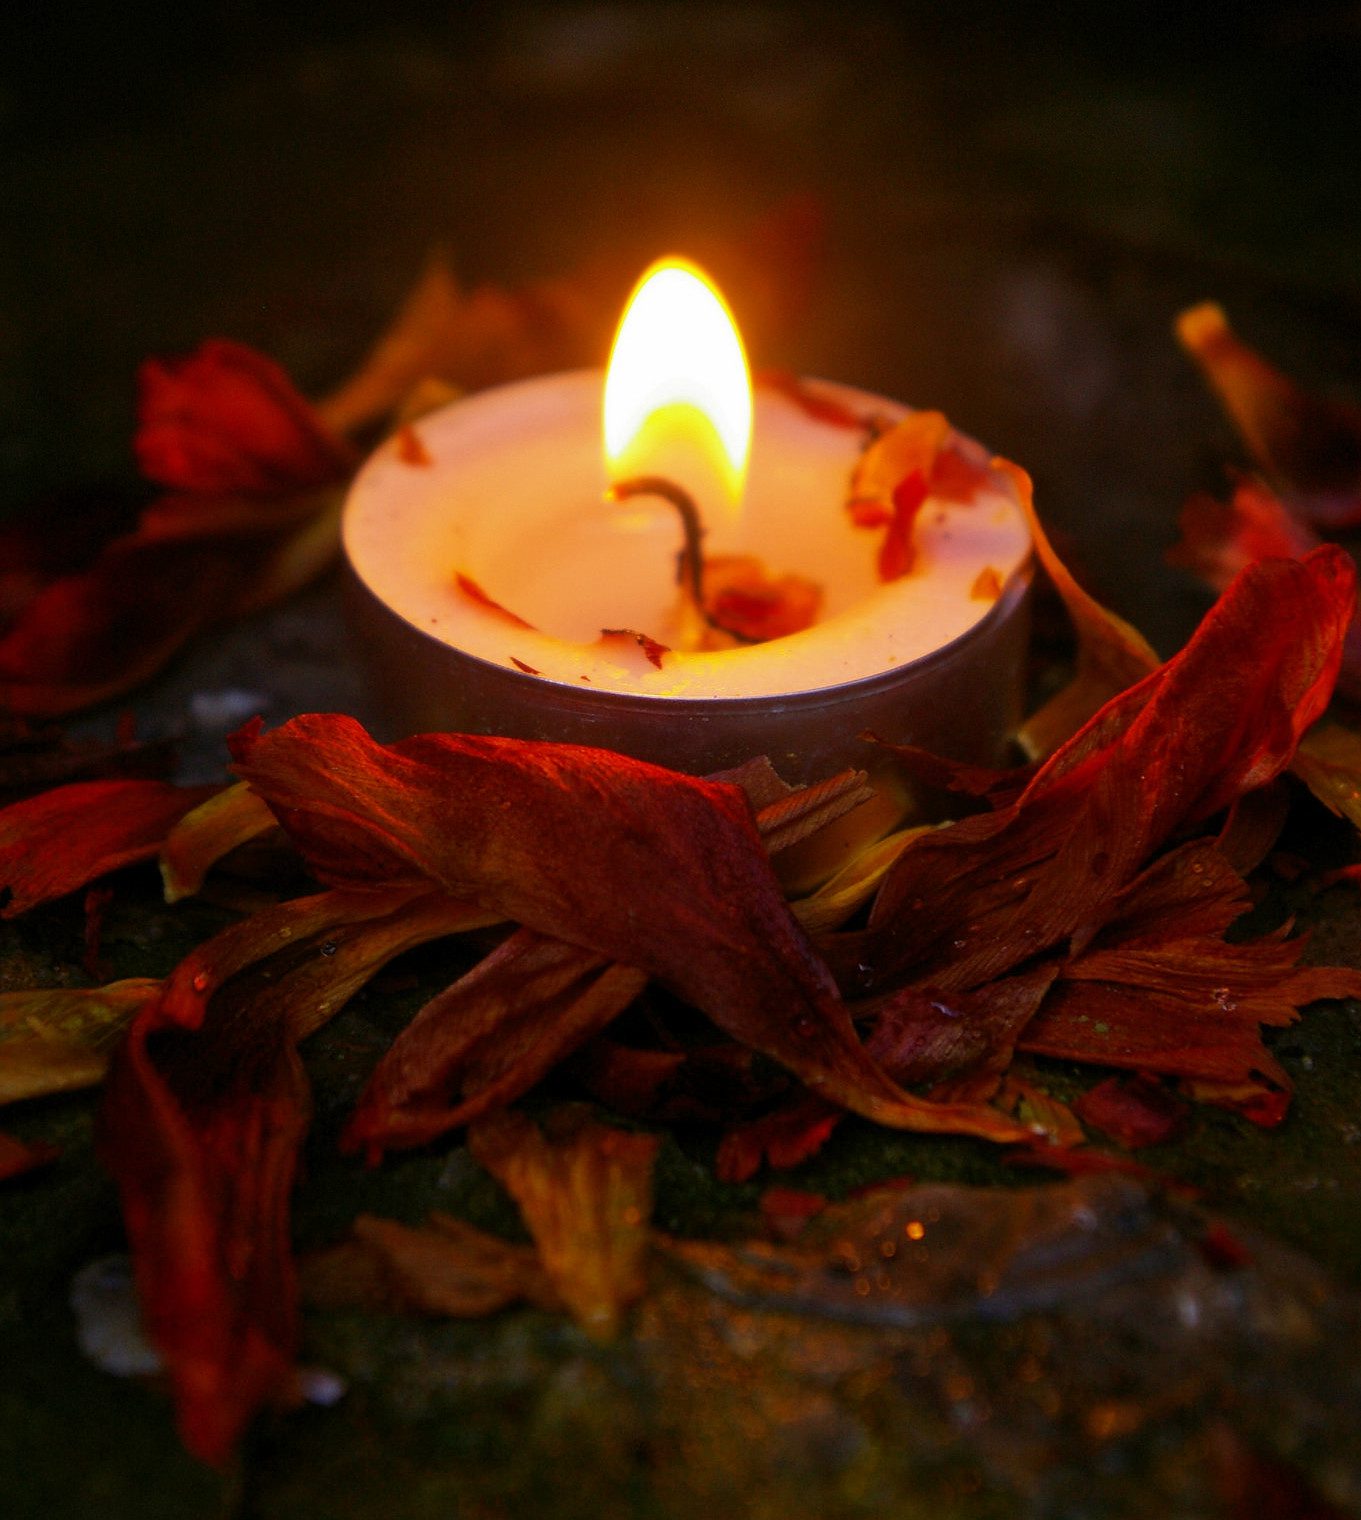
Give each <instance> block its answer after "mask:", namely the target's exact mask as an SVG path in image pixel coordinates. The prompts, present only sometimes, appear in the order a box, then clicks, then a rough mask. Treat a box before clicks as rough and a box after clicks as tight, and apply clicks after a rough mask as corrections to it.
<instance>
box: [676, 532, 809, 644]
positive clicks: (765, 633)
mask: <svg viewBox="0 0 1361 1520" xmlns="http://www.w3.org/2000/svg"><path fill="white" fill-rule="evenodd" d="M821 606H822V587H821V586H819V585H818V584H817V583H816V582H814V581H810V580H807V579H806V578H805V577H804V576H801V575H778V576H775V575H771V574H770V572H769V571H767V569H766V567H765V564H764V562H763V561H761V560H760V559H758V558H757V557H756V556H755V555H751V554H718V555H713V556H710V557H709V558H707V559H706V560H705V561H704V613H705V616H706V617H707V618H708V620H709V622H710V623H715V624H717V625H718V627H720V628H722V629H723V630H724V631H725V632H727V633H731V634H733V635H734V636H735V637H737V638H740V639H742V640H744V641H746V642H747V643H750V644H761V643H764V642H765V641H766V640H768V639H781V638H784V637H785V636H786V635H788V634H791V633H800V632H802V630H803V629H805V628H809V627H811V626H812V625H813V624H814V623H815V622H816V621H817V616H818V612H819V610H820V608H821Z"/></svg>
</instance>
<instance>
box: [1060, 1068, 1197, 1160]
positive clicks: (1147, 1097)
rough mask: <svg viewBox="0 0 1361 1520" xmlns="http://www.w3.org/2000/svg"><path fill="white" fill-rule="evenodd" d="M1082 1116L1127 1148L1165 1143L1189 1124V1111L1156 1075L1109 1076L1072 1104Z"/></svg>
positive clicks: (1078, 1114)
mask: <svg viewBox="0 0 1361 1520" xmlns="http://www.w3.org/2000/svg"><path fill="white" fill-rule="evenodd" d="M1073 1108H1074V1111H1075V1112H1076V1114H1077V1116H1078V1118H1079V1119H1081V1120H1082V1122H1083V1123H1084V1124H1086V1125H1088V1126H1089V1127H1090V1128H1091V1129H1097V1130H1100V1131H1101V1133H1102V1134H1103V1135H1105V1136H1107V1137H1108V1138H1109V1139H1111V1140H1114V1141H1115V1143H1116V1144H1117V1145H1123V1146H1124V1147H1125V1149H1126V1150H1130V1151H1133V1150H1138V1149H1140V1148H1141V1147H1142V1146H1145V1145H1166V1143H1167V1142H1168V1141H1169V1140H1173V1139H1175V1138H1176V1137H1177V1136H1178V1135H1179V1134H1180V1133H1181V1132H1182V1130H1183V1129H1185V1127H1186V1120H1187V1116H1188V1114H1189V1112H1190V1110H1189V1109H1188V1108H1187V1105H1186V1104H1185V1103H1184V1102H1183V1101H1182V1100H1181V1099H1180V1098H1178V1097H1177V1096H1176V1094H1175V1093H1173V1092H1171V1091H1170V1090H1169V1089H1168V1088H1166V1087H1164V1086H1163V1084H1162V1083H1161V1082H1159V1081H1158V1080H1157V1079H1156V1078H1155V1077H1150V1076H1146V1075H1145V1074H1144V1073H1143V1072H1136V1073H1135V1075H1134V1076H1132V1077H1108V1078H1107V1079H1106V1081H1104V1082H1099V1083H1097V1085H1096V1086H1095V1087H1093V1088H1091V1089H1090V1090H1089V1091H1087V1092H1085V1093H1083V1095H1082V1096H1081V1097H1080V1098H1079V1099H1078V1100H1077V1102H1076V1103H1075V1104H1074V1105H1073Z"/></svg>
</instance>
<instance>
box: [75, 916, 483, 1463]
mask: <svg viewBox="0 0 1361 1520" xmlns="http://www.w3.org/2000/svg"><path fill="white" fill-rule="evenodd" d="M485 921H486V917H485V915H484V914H480V913H479V912H477V910H475V909H470V908H468V907H466V906H465V905H464V904H461V903H455V902H452V901H450V900H449V899H448V898H447V897H446V896H444V894H441V893H435V892H431V891H430V890H429V889H424V890H421V889H412V888H398V889H395V890H391V891H379V890H370V891H367V892H358V891H351V892H345V891H336V892H325V893H321V894H318V895H317V896H314V897H310V898H303V899H299V900H298V901H296V902H289V903H282V904H279V905H277V906H276V907H273V908H270V909H268V910H265V911H264V912H261V913H258V914H256V915H255V916H254V917H252V918H250V919H246V920H244V921H243V922H241V923H238V924H233V925H232V926H231V927H230V928H228V929H225V930H223V931H222V933H220V934H218V935H217V936H215V937H214V938H213V939H212V940H210V941H209V942H208V943H207V944H206V945H204V946H202V947H200V948H199V949H198V950H196V951H195V952H194V953H193V954H192V955H190V956H189V957H188V958H187V959H186V960H185V961H183V962H181V964H180V966H179V967H177V968H176V970H175V972H174V973H172V975H171V976H170V977H169V978H168V980H167V981H166V983H165V984H164V986H163V987H162V988H161V989H160V990H159V991H158V992H157V993H156V995H155V996H154V997H152V998H151V999H150V1000H148V1001H147V1002H146V1003H144V1004H143V1005H142V1007H141V1009H140V1010H139V1011H138V1013H137V1014H136V1016H135V1017H134V1019H133V1021H132V1025H131V1028H130V1030H129V1032H128V1038H127V1039H126V1041H125V1042H124V1043H123V1045H122V1046H121V1047H120V1048H119V1050H118V1052H117V1053H116V1055H115V1057H114V1060H113V1064H112V1067H111V1069H110V1073H109V1080H108V1084H107V1088H106V1093H105V1102H104V1108H103V1112H102V1115H101V1126H100V1129H101V1140H100V1149H101V1153H102V1155H103V1157H104V1160H105V1162H106V1164H107V1166H108V1167H109V1170H110V1171H111V1172H112V1173H113V1175H114V1178H115V1179H116V1181H117V1183H118V1186H119V1189H120V1192H121V1194H122V1198H123V1212H124V1218H125V1220H126V1222H127V1228H128V1237H129V1240H130V1243H131V1246H132V1252H133V1259H134V1264H135V1267H136V1274H137V1283H138V1293H139V1297H140V1299H141V1303H142V1311H143V1317H144V1319H145V1322H146V1325H147V1328H148V1331H149V1332H150V1334H151V1336H152V1338H153V1339H154V1340H155V1342H156V1345H157V1348H158V1349H159V1351H160V1352H161V1354H162V1356H163V1357H164V1359H165V1363H166V1367H167V1369H168V1372H169V1375H170V1380H171V1386H172V1389H173V1391H174V1394H175V1402H176V1409H177V1414H178V1419H179V1426H180V1431H181V1434H182V1437H183V1439H184V1442H185V1445H186V1446H187V1447H188V1448H189V1450H190V1451H192V1452H193V1453H194V1454H195V1455H197V1456H199V1457H201V1458H203V1460H205V1461H208V1462H213V1463H219V1464H220V1463H221V1462H223V1461H225V1460H226V1458H227V1456H228V1455H229V1454H230V1452H231V1450H232V1447H233V1446H234V1444H235V1442H236V1439H237V1437H238V1436H239V1434H240V1433H241V1431H242V1430H243V1429H244V1427H245V1425H246V1423H247V1422H248V1421H249V1419H250V1417H251V1415H252V1414H253V1413H254V1412H255V1410H256V1409H257V1408H258V1407H259V1406H260V1405H261V1404H263V1403H267V1402H278V1401H281V1400H286V1399H287V1398H288V1397H289V1396H290V1394H291V1388H292V1359H293V1351H294V1345H295V1341H296V1329H297V1327H296V1313H295V1305H294V1297H295V1295H294V1284H293V1267H292V1259H291V1255H290V1252H289V1243H288V1201H289V1195H290V1192H291V1190H292V1183H293V1176H294V1172H295V1169H296V1162H297V1151H298V1146H299V1145H300V1143H301V1140H302V1137H303V1134H304V1132H305V1130H306V1127H307V1115H308V1108H309V1100H308V1091H307V1082H306V1078H305V1076H304V1074H303V1070H302V1066H301V1064H300V1062H299V1061H298V1057H297V1052H296V1048H295V1046H296V1041H297V1040H298V1039H300V1038H301V1037H302V1036H304V1035H306V1034H308V1033H310V1032H311V1031H312V1030H313V1029H315V1028H316V1027H317V1026H318V1025H319V1024H320V1023H322V1022H324V1021H325V1020H326V1019H327V1018H329V1017H330V1016H331V1014H333V1013H334V1012H335V1011H336V1010H338V1009H339V1008H340V1006H341V1005H342V1004H343V1002H344V1000H345V999H346V998H347V997H348V996H350V994H351V993H353V992H354V991H355V990H356V989H357V988H358V987H359V986H361V985H362V984H363V983H364V981H366V980H367V979H368V978H369V977H370V976H372V975H373V974H374V972H376V971H377V970H378V969H379V968H380V967H381V966H383V965H384V964H386V962H387V961H388V960H390V959H391V958H392V956H394V955H396V954H398V953H400V952H401V951H402V950H404V949H408V948H410V947H411V946H412V945H415V944H420V943H422V942H423V941H424V940H429V939H434V938H437V937H439V936H441V935H444V934H449V933H453V932H455V931H456V930H458V929H461V928H465V927H471V926H473V925H474V924H477V923H485ZM262 966H263V967H264V968H265V969H266V970H267V971H268V973H269V975H268V977H266V976H264V975H262V974H260V968H261V967H262Z"/></svg>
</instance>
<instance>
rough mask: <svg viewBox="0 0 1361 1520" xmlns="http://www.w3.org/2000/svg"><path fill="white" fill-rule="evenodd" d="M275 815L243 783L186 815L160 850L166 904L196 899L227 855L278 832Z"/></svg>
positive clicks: (167, 837)
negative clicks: (208, 876)
mask: <svg viewBox="0 0 1361 1520" xmlns="http://www.w3.org/2000/svg"><path fill="white" fill-rule="evenodd" d="M278 826H279V825H278V823H277V821H276V820H275V817H274V814H273V813H271V812H270V810H269V808H268V807H267V806H266V805H265V803H264V802H262V801H261V800H260V798H259V797H257V796H256V795H255V793H254V792H252V791H251V789H250V787H248V786H247V785H246V783H245V782H244V781H241V782H238V783H237V784H236V785H235V786H229V787H227V788H226V790H225V791H221V792H218V793H217V795H216V796H214V797H209V798H208V800H207V801H206V802H202V803H200V804H199V805H198V807H196V808H194V809H193V810H192V811H191V812H188V813H186V814H185V815H184V817H183V818H181V819H180V820H179V822H178V823H177V824H176V825H175V827H174V828H173V829H171V831H170V833H169V834H168V835H167V836H166V840H165V843H164V845H163V846H162V847H161V880H162V881H163V882H164V884H165V900H166V902H168V903H173V902H179V900H180V899H181V898H182V897H192V896H193V895H194V893H195V892H197V891H198V890H199V888H200V887H201V886H202V885H203V881H204V878H205V877H206V876H207V874H208V872H209V871H210V870H211V869H212V868H213V866H215V865H216V864H217V863H218V861H219V860H221V859H222V858H223V856H225V855H228V854H230V853H231V851H232V850H234V849H236V848H237V847H238V846H239V845H243V844H248V843H249V842H250V841H251V840H254V839H259V838H261V837H262V836H263V835H265V834H268V833H271V832H272V831H273V830H275V829H277V828H278Z"/></svg>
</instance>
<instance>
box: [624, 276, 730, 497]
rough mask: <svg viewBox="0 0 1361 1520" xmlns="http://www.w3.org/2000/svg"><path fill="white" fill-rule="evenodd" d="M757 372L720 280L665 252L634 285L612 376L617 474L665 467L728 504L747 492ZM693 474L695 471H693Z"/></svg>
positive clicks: (689, 485)
mask: <svg viewBox="0 0 1361 1520" xmlns="http://www.w3.org/2000/svg"><path fill="white" fill-rule="evenodd" d="M751 421H752V399H751V376H750V373H749V371H748V369H747V357H746V354H745V353H744V352H743V349H742V339H741V337H740V336H739V334H738V331H737V324H736V323H735V322H734V321H733V317H732V313H731V312H730V311H729V310H728V306H727V303H726V302H725V301H724V299H723V297H722V296H721V295H720V294H719V292H718V289H717V288H716V286H715V285H714V284H713V282H712V281H711V280H710V279H709V278H708V276H707V275H705V274H704V273H703V271H702V270H700V269H698V268H697V267H696V266H695V265H694V264H691V263H690V262H688V261H687V260H685V259H680V258H665V259H659V260H658V261H657V263H655V264H654V265H653V266H652V267H651V268H650V269H649V270H648V271H647V273H646V274H644V276H643V278H642V279H641V280H640V281H639V282H638V284H637V286H635V288H634V291H633V294H632V295H631V296H630V297H629V302H628V305H627V306H626V307H625V309H624V315H623V318H622V319H621V321H620V323H619V332H618V334H617V335H616V337H615V340H614V349H613V352H612V353H611V354H610V364H609V370H608V371H607V373H606V376H605V410H604V422H605V460H606V465H607V468H608V471H609V474H610V476H611V478H612V479H614V480H621V479H623V478H625V477H627V476H633V475H644V474H661V475H667V476H669V477H670V478H672V479H674V480H675V481H676V484H678V485H680V486H682V487H684V488H686V489H687V490H689V491H691V492H692V493H693V494H695V495H696V496H697V498H698V499H700V500H701V502H703V500H704V498H705V497H706V496H707V495H708V494H709V492H707V491H706V490H705V489H704V487H705V486H706V485H707V484H708V482H707V481H705V480H704V479H702V478H701V479H699V480H696V479H695V478H694V475H695V474H699V475H700V476H701V477H702V476H704V475H708V476H710V477H712V476H713V475H715V474H716V475H717V476H718V480H719V484H720V487H721V498H725V499H722V500H720V502H718V503H716V505H719V506H720V508H722V507H727V508H728V509H729V510H731V509H732V508H734V507H736V505H737V504H738V503H739V502H740V501H741V498H742V488H743V483H744V481H745V479H746V472H747V457H748V455H749V453H750V451H751ZM687 476H689V477H690V478H687Z"/></svg>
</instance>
